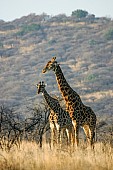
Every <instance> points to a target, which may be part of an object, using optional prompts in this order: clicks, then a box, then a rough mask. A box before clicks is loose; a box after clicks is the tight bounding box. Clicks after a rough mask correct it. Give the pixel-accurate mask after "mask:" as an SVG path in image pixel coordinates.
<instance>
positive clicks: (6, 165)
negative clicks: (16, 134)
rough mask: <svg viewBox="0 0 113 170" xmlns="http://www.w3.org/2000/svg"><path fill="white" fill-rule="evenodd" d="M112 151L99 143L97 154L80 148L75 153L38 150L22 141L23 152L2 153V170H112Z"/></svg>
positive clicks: (17, 150) (45, 148) (30, 143)
mask: <svg viewBox="0 0 113 170" xmlns="http://www.w3.org/2000/svg"><path fill="white" fill-rule="evenodd" d="M112 168H113V148H111V146H110V145H109V144H106V145H104V144H103V143H96V145H95V149H94V151H92V150H90V149H88V148H87V149H80V148H78V149H77V150H76V151H74V152H73V153H71V154H70V153H69V152H67V151H62V150H59V151H57V150H53V151H51V150H50V148H49V147H48V145H44V147H43V149H39V147H38V145H37V144H36V143H35V142H25V141H24V142H22V144H21V146H20V149H17V148H13V149H12V150H10V152H6V151H1V150H0V169H1V170H36V169H38V170H42V169H43V170H53V169H54V170H64V169H65V170H68V169H70V170H87V169H89V170H112Z"/></svg>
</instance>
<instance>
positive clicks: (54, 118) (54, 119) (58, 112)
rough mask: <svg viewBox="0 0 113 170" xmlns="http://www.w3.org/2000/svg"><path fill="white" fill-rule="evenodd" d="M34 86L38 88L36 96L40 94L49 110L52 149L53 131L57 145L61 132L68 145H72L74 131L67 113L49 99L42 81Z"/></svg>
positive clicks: (53, 99)
mask: <svg viewBox="0 0 113 170" xmlns="http://www.w3.org/2000/svg"><path fill="white" fill-rule="evenodd" d="M36 86H37V88H38V94H39V93H41V92H42V94H43V96H44V98H45V100H46V102H47V104H48V106H49V108H50V109H51V112H50V115H49V122H50V128H51V142H52V147H53V140H54V133H55V129H56V130H57V134H56V137H57V144H61V131H63V132H64V131H65V130H66V132H67V137H68V144H69V145H71V142H73V145H74V129H73V124H72V120H71V118H70V115H69V113H68V112H66V111H65V110H63V109H62V107H61V106H60V104H59V101H58V100H57V99H55V98H53V97H51V96H50V95H49V94H48V92H47V91H46V89H45V84H44V82H43V81H42V82H39V83H38V84H37V85H36Z"/></svg>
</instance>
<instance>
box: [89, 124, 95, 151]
mask: <svg viewBox="0 0 113 170" xmlns="http://www.w3.org/2000/svg"><path fill="white" fill-rule="evenodd" d="M95 130H96V129H95V127H91V128H90V145H91V148H92V149H94V143H95V136H96V134H95Z"/></svg>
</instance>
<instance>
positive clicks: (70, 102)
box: [42, 57, 96, 146]
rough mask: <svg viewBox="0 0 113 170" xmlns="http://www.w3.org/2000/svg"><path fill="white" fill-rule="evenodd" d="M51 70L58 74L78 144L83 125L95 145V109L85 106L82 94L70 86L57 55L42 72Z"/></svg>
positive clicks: (91, 143)
mask: <svg viewBox="0 0 113 170" xmlns="http://www.w3.org/2000/svg"><path fill="white" fill-rule="evenodd" d="M49 70H53V71H54V73H55V76H56V80H57V83H58V87H59V90H60V91H61V94H62V96H63V98H64V100H65V103H66V109H67V111H68V112H69V114H70V117H71V118H72V123H73V126H74V130H75V140H76V146H78V143H79V138H78V135H79V127H80V126H82V128H83V129H84V132H85V134H86V138H87V141H88V143H90V145H91V146H94V137H95V128H96V115H95V113H94V112H93V110H92V109H91V108H90V107H88V106H85V105H84V104H83V103H82V101H81V98H80V96H79V95H78V94H77V93H76V92H75V91H74V90H73V89H72V88H71V87H70V85H69V84H68V82H67V81H66V79H65V77H64V75H63V72H62V70H61V67H60V65H59V64H58V63H57V61H56V57H53V58H52V59H51V60H50V61H49V62H48V63H47V64H46V66H45V67H44V68H43V70H42V72H43V73H45V72H47V71H49Z"/></svg>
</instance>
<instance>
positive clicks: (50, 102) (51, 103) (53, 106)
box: [43, 90, 60, 112]
mask: <svg viewBox="0 0 113 170" xmlns="http://www.w3.org/2000/svg"><path fill="white" fill-rule="evenodd" d="M43 95H44V98H45V100H46V102H47V104H48V106H49V107H50V109H51V110H53V111H54V112H58V110H59V108H60V104H59V102H58V100H56V99H55V98H53V97H51V96H50V95H49V94H48V93H47V91H46V90H44V91H43Z"/></svg>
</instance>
